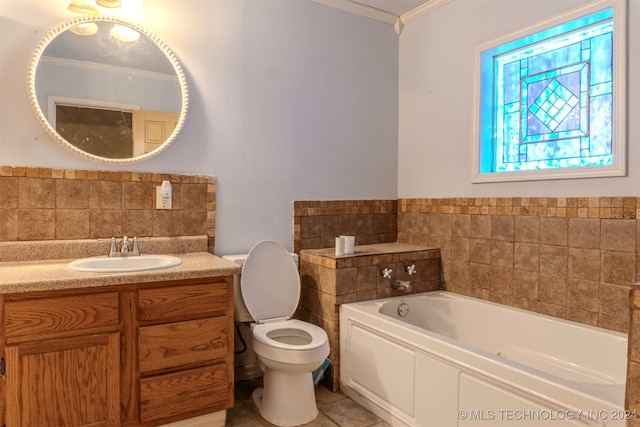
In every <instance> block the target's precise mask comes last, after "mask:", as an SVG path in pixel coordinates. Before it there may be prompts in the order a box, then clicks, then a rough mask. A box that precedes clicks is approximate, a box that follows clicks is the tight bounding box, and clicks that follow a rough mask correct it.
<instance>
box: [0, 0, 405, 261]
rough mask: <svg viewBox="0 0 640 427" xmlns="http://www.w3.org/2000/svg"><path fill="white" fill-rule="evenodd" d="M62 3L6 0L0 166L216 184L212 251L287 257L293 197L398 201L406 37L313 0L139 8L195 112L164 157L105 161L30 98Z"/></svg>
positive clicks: (183, 2)
mask: <svg viewBox="0 0 640 427" xmlns="http://www.w3.org/2000/svg"><path fill="white" fill-rule="evenodd" d="M68 3H69V2H68V0H48V1H42V0H0V165H10V166H35V167H54V168H71V169H97V170H132V171H150V172H164V173H184V174H207V175H216V177H217V206H216V215H217V217H216V253H218V254H227V253H234V252H245V251H247V250H248V249H250V248H251V246H252V245H253V244H254V243H256V242H258V241H259V240H262V239H275V240H278V241H280V242H281V243H283V244H284V245H286V246H287V247H288V248H290V249H291V247H292V234H293V220H292V201H293V200H318V199H394V198H396V197H397V164H398V162H397V129H398V119H397V117H398V103H397V99H398V36H397V35H396V34H395V32H394V31H393V28H392V27H391V26H389V25H387V24H382V23H380V22H376V21H373V20H370V19H367V18H364V17H361V16H357V15H353V14H349V13H347V12H342V11H339V10H336V9H332V8H329V7H326V6H323V5H320V4H318V3H314V2H312V1H311V0H145V13H146V15H147V18H148V21H149V22H148V25H147V26H148V28H149V29H150V30H151V31H152V32H153V33H155V34H156V35H158V36H159V37H160V38H162V39H163V40H164V41H165V42H166V43H167V44H168V45H169V46H170V47H171V48H172V50H173V51H174V52H175V53H176V55H177V56H178V57H179V59H180V60H181V62H182V64H183V66H184V69H185V73H186V75H187V78H188V82H189V89H190V97H191V104H190V113H189V116H188V118H187V121H186V125H185V129H184V131H183V133H182V134H181V135H180V137H179V138H178V139H177V141H176V142H175V143H174V144H173V145H172V146H171V147H170V148H169V149H168V150H167V151H165V152H164V153H162V154H161V155H160V156H158V157H155V158H153V159H151V160H149V161H147V162H145V163H141V164H137V165H131V166H119V167H113V166H106V165H101V164H98V163H91V162H89V161H86V160H84V159H82V158H80V157H76V156H75V155H73V154H72V153H70V152H67V151H66V150H65V149H64V148H62V147H60V146H58V145H57V144H55V143H54V142H53V141H52V140H51V138H50V137H49V136H48V135H47V134H46V133H45V132H44V130H43V129H42V128H41V127H40V125H39V124H38V122H37V120H36V118H35V116H34V114H33V113H32V111H31V108H30V106H29V103H28V98H27V93H26V70H27V66H28V63H29V59H30V56H31V53H32V51H33V50H34V48H35V46H36V44H37V43H38V42H39V41H40V39H41V37H42V36H43V35H44V34H45V33H46V32H47V31H48V30H49V29H50V28H51V27H53V26H55V25H57V24H59V23H61V22H62V21H64V20H66V19H69V18H71V17H73V16H74V15H73V14H71V13H70V12H67V11H66V9H65V8H66V6H67V4H68Z"/></svg>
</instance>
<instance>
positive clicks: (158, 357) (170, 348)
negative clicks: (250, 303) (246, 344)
mask: <svg viewBox="0 0 640 427" xmlns="http://www.w3.org/2000/svg"><path fill="white" fill-rule="evenodd" d="M138 340H139V352H138V357H139V367H140V372H141V373H145V372H153V371H159V370H162V369H167V368H174V367H179V366H187V365H190V364H197V363H203V362H212V361H214V360H216V359H224V358H225V357H226V356H227V354H228V350H229V348H228V342H229V320H228V318H226V317H216V318H212V319H211V318H208V319H198V320H189V321H184V322H175V323H167V324H163V325H154V326H146V327H142V328H140V332H139V336H138Z"/></svg>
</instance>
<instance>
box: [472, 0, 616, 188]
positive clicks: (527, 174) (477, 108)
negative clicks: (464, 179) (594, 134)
mask: <svg viewBox="0 0 640 427" xmlns="http://www.w3.org/2000/svg"><path fill="white" fill-rule="evenodd" d="M608 8H612V9H613V28H614V30H613V118H612V147H611V148H612V155H613V162H612V164H611V165H606V166H583V167H573V168H553V169H537V170H522V171H490V172H483V171H481V161H482V147H481V146H480V144H481V129H480V127H481V120H480V119H481V113H482V101H483V100H482V87H481V82H482V75H481V72H482V53H483V52H484V51H487V50H490V49H493V48H495V47H497V46H501V45H503V44H507V43H510V42H513V41H515V40H518V39H521V38H524V37H527V36H531V35H533V34H535V33H538V32H541V31H544V30H547V29H549V28H552V27H555V26H558V25H561V24H563V23H566V22H569V21H573V20H575V19H579V18H581V17H584V16H587V15H591V14H593V13H596V12H598V11H601V10H604V9H608ZM626 56H627V0H599V1H595V2H591V3H588V4H585V5H583V6H580V7H578V8H575V9H571V10H569V11H567V12H564V13H562V14H560V15H556V16H554V17H552V18H549V19H547V20H544V21H541V22H538V23H536V24H533V25H531V26H529V27H526V28H523V29H521V30H518V31H514V32H511V33H508V34H505V35H502V36H499V37H496V38H494V39H491V40H488V41H486V42H483V43H480V44H478V45H476V47H475V51H474V100H473V138H472V139H473V156H472V157H473V159H472V161H473V164H472V183H485V182H510V181H536V180H552V179H553V180H555V179H573V178H600V177H620V176H626V175H627V156H626V150H627V114H626V107H627V96H626V86H627V82H626V78H627V76H626V74H627V66H626ZM493 108H494V104H493V101H491V111H490V114H493ZM493 143H494V142H493V141H491V144H492V145H493ZM493 150H494V147H490V151H491V152H493Z"/></svg>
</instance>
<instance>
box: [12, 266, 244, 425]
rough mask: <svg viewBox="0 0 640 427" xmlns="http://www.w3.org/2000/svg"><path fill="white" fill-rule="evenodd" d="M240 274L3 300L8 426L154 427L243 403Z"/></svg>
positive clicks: (66, 291) (34, 293)
mask: <svg viewBox="0 0 640 427" xmlns="http://www.w3.org/2000/svg"><path fill="white" fill-rule="evenodd" d="M232 298H233V283H232V279H231V278H230V277H218V278H210V279H206V280H203V279H198V280H181V281H173V282H162V283H153V284H140V285H127V286H117V287H116V286H113V287H101V288H82V289H74V290H59V291H45V292H29V293H21V294H6V295H0V328H1V330H2V333H1V334H0V349H2V351H3V357H2V360H3V362H4V365H3V366H0V371H1V370H2V369H3V370H4V371H3V374H2V376H1V381H0V401H1V402H2V403H3V404H2V405H0V420H1V421H2V423H0V424H5V425H6V426H7V427H13V426H39V427H46V426H51V427H54V426H55V427H58V426H61V425H65V426H92V427H94V426H121V425H131V426H138V425H145V426H154V425H161V424H165V423H169V422H174V421H178V420H181V419H187V418H191V417H194V416H198V415H203V414H208V413H213V412H217V411H221V410H224V409H227V408H230V407H231V406H233V299H232Z"/></svg>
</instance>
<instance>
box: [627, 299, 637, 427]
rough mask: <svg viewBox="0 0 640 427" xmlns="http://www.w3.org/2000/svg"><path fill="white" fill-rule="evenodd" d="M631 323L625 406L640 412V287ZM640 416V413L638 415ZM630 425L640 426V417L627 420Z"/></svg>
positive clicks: (632, 303)
mask: <svg viewBox="0 0 640 427" xmlns="http://www.w3.org/2000/svg"><path fill="white" fill-rule="evenodd" d="M630 305H631V316H630V325H629V355H628V362H627V396H626V402H625V408H627V409H628V410H630V411H636V413H637V414H640V289H635V288H634V289H632V291H631V297H630ZM638 417H640V415H638ZM627 425H628V426H629V427H631V426H640V419H634V420H632V421H630V422H627Z"/></svg>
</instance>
